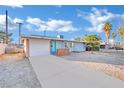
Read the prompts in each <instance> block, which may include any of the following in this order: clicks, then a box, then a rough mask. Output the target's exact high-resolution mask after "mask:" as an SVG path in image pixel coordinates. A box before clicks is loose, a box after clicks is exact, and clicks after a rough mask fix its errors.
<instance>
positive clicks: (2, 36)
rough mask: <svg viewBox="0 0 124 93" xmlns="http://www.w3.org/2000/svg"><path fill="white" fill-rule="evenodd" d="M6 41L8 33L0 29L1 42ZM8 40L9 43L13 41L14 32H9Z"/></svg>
mask: <svg viewBox="0 0 124 93" xmlns="http://www.w3.org/2000/svg"><path fill="white" fill-rule="evenodd" d="M5 41H6V33H5V32H4V31H0V42H1V43H5ZM8 41H9V43H11V42H12V33H9V34H8Z"/></svg>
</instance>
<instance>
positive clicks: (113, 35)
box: [112, 32, 116, 47]
mask: <svg viewBox="0 0 124 93" xmlns="http://www.w3.org/2000/svg"><path fill="white" fill-rule="evenodd" d="M115 37H116V34H115V33H114V32H112V39H113V46H114V47H115Z"/></svg>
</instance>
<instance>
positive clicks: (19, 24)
mask: <svg viewBox="0 0 124 93" xmlns="http://www.w3.org/2000/svg"><path fill="white" fill-rule="evenodd" d="M16 24H18V26H19V38H18V40H19V45H20V44H21V26H22V23H20V22H16Z"/></svg>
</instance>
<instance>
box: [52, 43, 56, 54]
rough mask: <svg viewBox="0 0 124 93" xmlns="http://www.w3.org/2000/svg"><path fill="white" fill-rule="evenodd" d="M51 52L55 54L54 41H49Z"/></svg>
mask: <svg viewBox="0 0 124 93" xmlns="http://www.w3.org/2000/svg"><path fill="white" fill-rule="evenodd" d="M51 54H53V55H55V54H56V41H51Z"/></svg>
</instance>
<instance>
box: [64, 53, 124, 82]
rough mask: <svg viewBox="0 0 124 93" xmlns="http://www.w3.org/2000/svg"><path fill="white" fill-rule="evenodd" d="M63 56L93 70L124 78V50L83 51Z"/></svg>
mask: <svg viewBox="0 0 124 93" xmlns="http://www.w3.org/2000/svg"><path fill="white" fill-rule="evenodd" d="M63 58H65V59H68V60H73V61H74V62H77V63H79V64H81V65H83V66H87V67H89V68H91V69H93V70H97V71H101V72H103V73H106V74H107V75H110V76H113V77H116V78H118V79H120V80H124V52H123V51H119V52H116V51H115V52H112V53H108V52H107V53H105V52H93V53H91V52H83V53H72V54H71V55H69V56H64V57H63Z"/></svg>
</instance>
